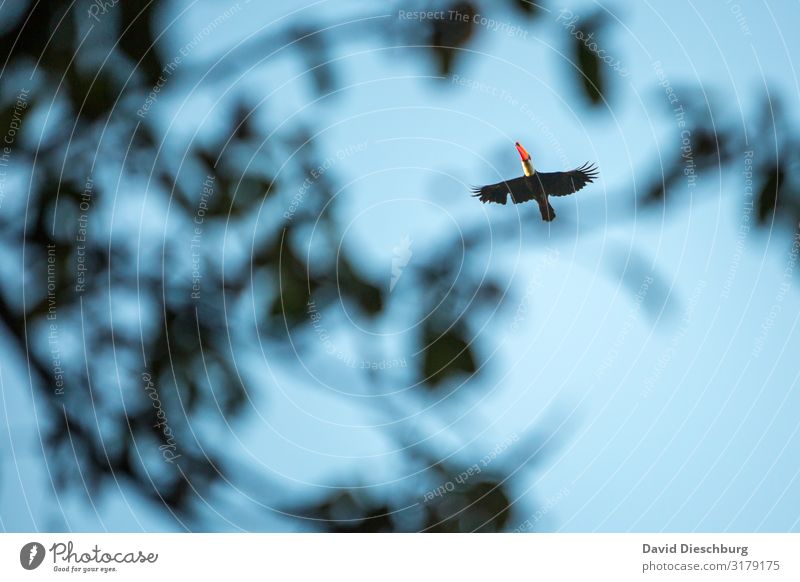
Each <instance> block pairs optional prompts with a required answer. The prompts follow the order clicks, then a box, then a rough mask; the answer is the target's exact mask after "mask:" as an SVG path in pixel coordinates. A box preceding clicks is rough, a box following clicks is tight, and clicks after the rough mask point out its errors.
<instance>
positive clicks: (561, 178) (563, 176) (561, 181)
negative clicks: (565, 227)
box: [533, 162, 598, 196]
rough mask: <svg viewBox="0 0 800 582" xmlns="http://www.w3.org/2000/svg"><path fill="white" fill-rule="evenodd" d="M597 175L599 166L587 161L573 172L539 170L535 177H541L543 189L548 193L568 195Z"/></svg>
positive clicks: (591, 180) (540, 181) (551, 194)
mask: <svg viewBox="0 0 800 582" xmlns="http://www.w3.org/2000/svg"><path fill="white" fill-rule="evenodd" d="M597 175H598V172H597V167H596V166H594V165H592V164H589V163H588V162H587V163H586V164H584V165H583V166H581V167H580V168H577V169H575V170H572V171H571V172H537V173H536V174H535V175H534V176H533V179H534V180H536V179H537V178H538V179H539V183H540V184H541V185H542V189H543V190H544V191H545V192H546V193H547V194H548V195H550V196H567V195H568V194H574V193H575V192H577V191H578V190H580V189H581V188H583V187H584V186H586V184H589V183H590V182H593V181H594V180H595V178H597Z"/></svg>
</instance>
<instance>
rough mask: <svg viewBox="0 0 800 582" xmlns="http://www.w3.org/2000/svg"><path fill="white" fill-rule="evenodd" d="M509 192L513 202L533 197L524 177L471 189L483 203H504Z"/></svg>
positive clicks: (516, 202) (525, 200)
mask: <svg viewBox="0 0 800 582" xmlns="http://www.w3.org/2000/svg"><path fill="white" fill-rule="evenodd" d="M509 193H510V194H511V200H512V202H514V204H519V203H520V202H527V201H528V200H531V199H532V198H533V193H532V192H530V190H529V188H528V184H527V182H526V181H525V178H524V177H520V178H514V179H513V180H506V181H504V182H498V183H497V184H489V185H488V186H481V187H478V188H473V189H472V195H473V196H476V197H479V198H480V200H481V202H483V203H484V204H485V203H486V202H495V203H496V204H505V203H506V199H507V198H508V194H509Z"/></svg>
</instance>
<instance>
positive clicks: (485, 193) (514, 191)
mask: <svg viewBox="0 0 800 582" xmlns="http://www.w3.org/2000/svg"><path fill="white" fill-rule="evenodd" d="M515 145H516V147H517V151H518V152H519V156H520V157H521V158H522V171H523V172H525V175H524V176H520V177H519V178H514V179H513V180H506V181H503V182H498V183H497V184H490V185H488V186H482V187H480V188H473V189H472V192H473V195H474V196H478V197H480V199H481V202H483V203H486V202H495V203H497V204H505V203H506V198H507V197H508V194H509V193H510V194H511V200H512V201H513V202H514V204H520V203H522V202H528V201H529V200H536V202H537V203H538V204H539V212H541V213H542V220H546V221H548V222H549V221H551V220H553V219H554V218H555V217H556V211H555V209H554V208H553V207H552V206H550V201H549V200H548V199H547V197H548V196H567V195H568V194H573V193H575V192H577V191H578V190H580V189H581V188H583V187H584V186H586V184H589V183H590V182H593V181H594V179H595V178H597V175H598V172H597V167H596V166H594V165H592V164H589V163H588V162H587V163H586V164H584V165H583V166H581V167H580V168H577V169H575V170H572V171H570V172H537V171H536V170H535V169H534V167H533V162H532V161H531V156H530V154H529V153H528V152H527V151H526V150H525V148H524V147H522V146H521V145H520V144H519V142H517V143H516V144H515Z"/></svg>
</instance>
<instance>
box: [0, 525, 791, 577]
mask: <svg viewBox="0 0 800 582" xmlns="http://www.w3.org/2000/svg"><path fill="white" fill-rule="evenodd" d="M798 549H800V537H798V534H350V535H329V534H3V535H0V579H1V580H51V579H52V580H66V579H70V580H87V579H92V580H100V579H102V580H115V581H122V580H148V581H153V580H175V579H176V577H177V576H184V577H185V576H187V575H189V576H202V577H201V578H197V579H198V580H200V579H202V580H213V579H215V577H223V576H224V577H225V578H224V579H225V580H226V581H230V582H233V581H234V580H237V581H238V580H252V579H264V580H347V581H348V582H349V581H360V580H365V581H366V580H369V581H370V582H371V581H375V580H377V581H384V580H387V581H393V580H398V581H400V580H402V581H404V582H408V581H412V582H416V581H423V580H432V579H435V578H436V579H449V580H457V581H458V582H462V581H468V580H481V581H485V580H547V581H559V580H581V581H583V580H592V581H594V580H612V581H614V582H625V581H628V580H654V581H655V580H657V581H671V580H720V581H728V580H743V581H744V580H747V581H751V582H757V581H761V580H768V581H774V582H779V581H784V580H792V581H796V580H800V569H798V566H797V562H798V561H800V557H798V556H800V552H799V551H798ZM184 580H185V578H184Z"/></svg>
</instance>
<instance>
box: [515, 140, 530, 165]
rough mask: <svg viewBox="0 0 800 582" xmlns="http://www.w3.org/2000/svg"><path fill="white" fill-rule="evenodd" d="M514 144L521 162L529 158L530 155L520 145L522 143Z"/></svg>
mask: <svg viewBox="0 0 800 582" xmlns="http://www.w3.org/2000/svg"><path fill="white" fill-rule="evenodd" d="M514 145H515V146H516V148H517V151H518V152H519V157H521V158H522V161H523V162H524V161H526V160H530V159H531V155H530V154H529V153H528V151H527V150H526V149H525V148H524V147H522V145H520V143H519V142H516V143H515V144H514Z"/></svg>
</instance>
